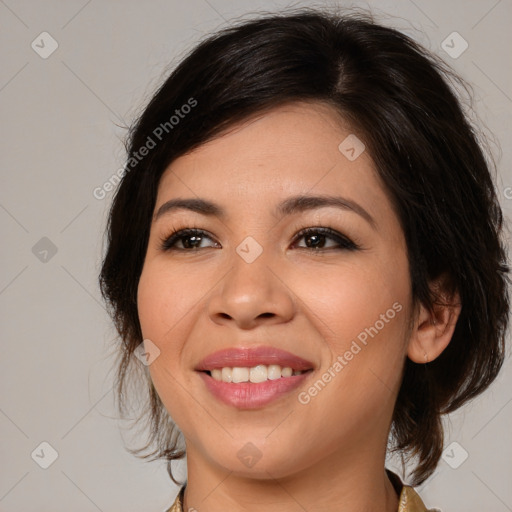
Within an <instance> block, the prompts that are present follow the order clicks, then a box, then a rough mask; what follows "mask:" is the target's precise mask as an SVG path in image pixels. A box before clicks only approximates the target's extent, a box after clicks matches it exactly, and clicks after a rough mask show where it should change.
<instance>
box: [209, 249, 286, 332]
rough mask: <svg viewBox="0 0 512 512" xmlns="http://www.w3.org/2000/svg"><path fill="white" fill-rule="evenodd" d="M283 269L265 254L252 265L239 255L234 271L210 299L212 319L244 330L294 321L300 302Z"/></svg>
mask: <svg viewBox="0 0 512 512" xmlns="http://www.w3.org/2000/svg"><path fill="white" fill-rule="evenodd" d="M280 268H281V269H282V266H281V267H280V266H279V264H278V263H277V262H276V261H275V260H272V261H270V259H269V258H266V257H264V256H263V254H262V255H261V256H259V257H258V258H257V259H256V260H255V261H252V262H251V263H247V262H246V261H244V259H243V258H242V257H240V256H239V255H238V254H235V255H234V257H233V265H232V267H231V269H230V270H229V271H228V273H227V274H226V275H225V277H224V279H222V281H221V283H220V284H219V285H218V286H217V287H216V288H215V290H214V291H213V294H212V296H211V297H210V301H209V303H208V314H209V316H210V318H211V320H212V321H213V322H215V323H217V324H225V325H226V324H227V325H229V324H234V325H236V326H237V327H238V328H240V329H253V328H255V327H257V326H258V325H260V324H261V325H271V324H278V323H285V322H288V321H290V319H291V318H292V317H293V315H294V311H295V303H296V301H295V300H294V294H293V291H292V290H291V289H290V287H289V283H285V282H284V280H283V278H282V272H281V273H280V271H279V270H280ZM280 274H281V275H280Z"/></svg>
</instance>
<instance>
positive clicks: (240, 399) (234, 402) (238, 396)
mask: <svg viewBox="0 0 512 512" xmlns="http://www.w3.org/2000/svg"><path fill="white" fill-rule="evenodd" d="M311 373H313V372H312V371H311V370H310V371H308V372H305V373H301V374H300V375H292V376H291V377H281V378H280V379H275V380H266V381H264V382H259V383H256V384H254V383H252V382H239V383H233V382H222V381H219V380H215V379H214V378H213V377H210V375H208V374H207V373H206V372H199V374H200V376H201V378H202V379H203V381H204V383H205V384H206V387H207V388H208V390H209V391H210V392H211V393H212V395H213V396H215V397H216V398H218V399H219V400H220V401H221V402H223V403H225V404H227V405H231V406H234V407H237V408H238V409H257V408H258V407H263V406H265V405H267V404H269V403H271V402H273V401H274V400H277V399H278V398H281V397H283V396H285V395H287V394H288V393H290V392H291V391H293V390H294V389H296V388H298V387H299V386H300V385H301V384H302V383H303V382H304V380H305V379H307V378H308V376H309V374H311Z"/></svg>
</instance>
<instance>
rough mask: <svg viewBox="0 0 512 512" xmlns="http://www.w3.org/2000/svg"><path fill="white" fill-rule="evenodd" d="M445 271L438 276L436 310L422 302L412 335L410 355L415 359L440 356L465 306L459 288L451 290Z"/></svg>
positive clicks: (434, 285) (410, 357)
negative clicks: (446, 284) (447, 285)
mask: <svg viewBox="0 0 512 512" xmlns="http://www.w3.org/2000/svg"><path fill="white" fill-rule="evenodd" d="M445 277H446V275H443V276H442V277H441V278H439V279H438V280H436V282H435V283H434V284H433V287H435V288H436V296H437V297H438V298H439V300H437V301H436V302H435V303H434V310H433V312H430V311H429V310H428V309H427V308H426V307H425V306H424V305H423V304H420V305H419V311H418V313H417V318H416V319H415V323H414V328H413V330H412V332H411V336H410V339H409V346H408V350H407V355H408V357H409V359H411V360H412V361H414V362H415V363H420V364H424V363H429V362H431V361H433V360H434V359H436V358H437V357H438V356H439V355H440V354H441V353H442V352H443V350H444V349H445V348H446V347H447V346H448V344H449V343H450V341H451V339H452V336H453V333H454V331H455V326H456V324H457V320H458V318H459V315H460V311H461V309H462V305H461V303H460V296H459V293H458V291H456V290H455V291H453V292H450V293H449V292H448V291H447V290H446V288H445V286H444V283H445V281H444V278H445Z"/></svg>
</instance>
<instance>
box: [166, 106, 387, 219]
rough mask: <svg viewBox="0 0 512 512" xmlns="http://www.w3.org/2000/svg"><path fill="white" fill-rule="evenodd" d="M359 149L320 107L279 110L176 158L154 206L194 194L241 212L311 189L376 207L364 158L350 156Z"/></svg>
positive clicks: (379, 191) (378, 189) (377, 185)
mask: <svg viewBox="0 0 512 512" xmlns="http://www.w3.org/2000/svg"><path fill="white" fill-rule="evenodd" d="M358 144H359V145H358ZM363 144H364V142H363V141H362V140H360V138H359V137H357V134H355V133H352V131H351V129H350V127H349V126H348V124H347V123H345V122H344V121H343V119H342V118H341V116H339V114H338V113H337V112H336V111H335V110H334V109H333V108H332V107H329V106H328V105H325V104H322V103H316V102H311V103H305V102H301V103H293V104H288V105H283V106H280V107H277V108H274V109H272V110H270V111H267V112H264V113H260V114H257V115H255V116H253V117H251V118H249V119H247V120H245V121H243V122H242V123H239V124H237V125H235V126H234V127H231V128H228V129H227V130H226V131H224V132H223V133H221V134H219V135H218V136H217V137H215V138H214V139H212V140H210V141H209V142H207V143H205V144H203V145H201V146H199V147H198V148H196V149H195V150H193V151H192V152H190V153H188V154H186V155H183V156H181V157H179V158H178V159H176V160H175V161H174V162H173V163H172V164H171V165H170V166H169V167H168V169H167V170H166V171H165V172H164V174H163V176H162V178H161V181H160V186H159V197H158V199H157V205H156V207H158V206H159V204H161V203H162V202H163V201H165V200H168V199H169V197H183V196H186V197H193V196H194V195H195V196H203V197H204V196H207V197H208V198H209V199H213V200H215V201H216V202H223V203H224V204H230V205H232V206H233V207H236V205H237V201H236V199H239V200H240V201H243V202H244V203H243V204H244V206H246V207H248V206H249V205H253V206H257V205H258V204H261V202H262V199H265V200H266V201H267V200H272V199H276V201H277V200H278V199H282V198H283V197H285V196H286V195H291V194H298V193H302V194H305V193H312V192H315V193H324V194H326V193H334V192H337V193H343V194H345V195H350V196H352V197H353V198H354V199H355V198H358V199H364V200H365V202H366V203H367V204H368V205H371V204H372V202H382V201H384V200H385V196H384V191H383V187H382V184H381V182H380V179H379V177H378V175H377V173H376V172H375V167H374V163H373V161H372V159H371V157H370V155H369V154H368V152H367V151H365V150H363V151H362V152H361V154H359V156H357V153H359V152H360V151H361V149H362V148H364V146H363ZM340 145H341V147H340ZM352 148H353V149H354V151H352V152H350V150H351V149H352ZM347 149H349V152H348V153H347V152H346V150H347ZM356 152H357V153H356ZM354 154H355V156H357V157H356V158H353V156H354ZM348 157H350V158H348ZM376 214H377V215H378V213H377V212H376Z"/></svg>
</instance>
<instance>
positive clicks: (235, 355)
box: [195, 346, 313, 371]
mask: <svg viewBox="0 0 512 512" xmlns="http://www.w3.org/2000/svg"><path fill="white" fill-rule="evenodd" d="M259 364H264V365H269V364H277V365H279V366H281V367H283V368H284V367H290V368H292V369H293V370H301V371H303V370H310V369H312V368H313V363H311V362H310V361H306V360H305V359H303V358H302V357H299V356H296V355H294V354H292V353H291V352H287V351H286V350H282V349H279V348H275V347H270V346H259V347H251V348H238V347H235V348H227V349H224V350H219V351H217V352H214V353H213V354H210V355H209V356H207V357H205V358H204V359H203V360H202V361H201V362H200V363H199V364H198V365H197V366H196V368H195V369H196V370H198V371H210V370H213V369H215V368H224V367H235V366H237V367H242V368H243V367H248V368H252V367H254V366H257V365H259Z"/></svg>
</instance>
